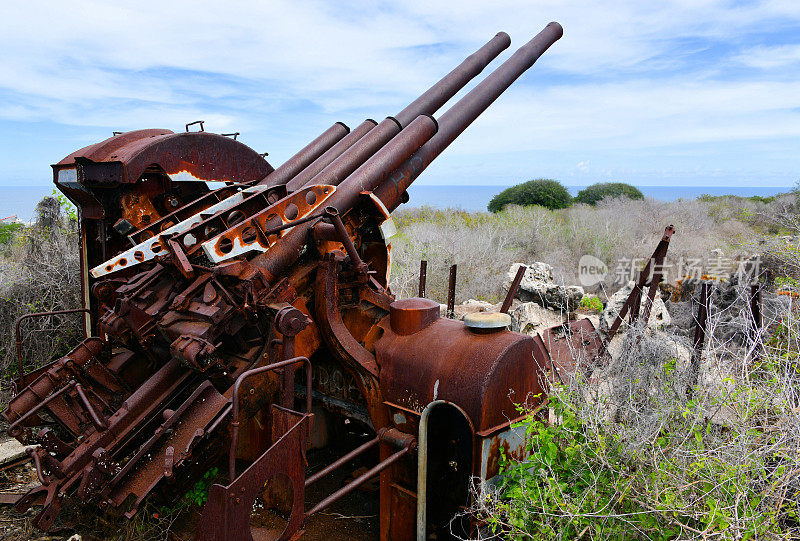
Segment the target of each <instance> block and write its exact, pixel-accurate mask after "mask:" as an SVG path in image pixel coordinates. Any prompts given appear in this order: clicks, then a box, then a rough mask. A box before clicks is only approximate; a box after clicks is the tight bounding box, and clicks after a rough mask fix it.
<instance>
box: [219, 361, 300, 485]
mask: <svg viewBox="0 0 800 541" xmlns="http://www.w3.org/2000/svg"><path fill="white" fill-rule="evenodd" d="M297 363H303V364H305V365H306V415H309V414H310V413H311V361H309V360H308V358H307V357H294V358H292V359H287V360H285V361H280V362H277V363H273V364H268V365H266V366H259V367H258V368H253V369H251V370H247V371H245V372H242V373H241V374H240V375H239V377H238V378H236V382H235V383H234V384H233V397H232V399H231V400H232V402H233V411H232V412H231V415H232V422H231V425H232V427H233V430H232V431H231V450H230V454H229V455H228V475H229V476H230V482H231V483H233V480H234V479H236V444H237V443H238V440H239V388H240V387H241V386H242V383H243V382H244V380H245V379H247V378H249V377H250V376H254V375H256V374H261V373H263V372H269V371H272V370H277V369H278V368H283V367H286V366H291V365H293V364H297Z"/></svg>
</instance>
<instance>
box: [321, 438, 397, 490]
mask: <svg viewBox="0 0 800 541" xmlns="http://www.w3.org/2000/svg"><path fill="white" fill-rule="evenodd" d="M380 441H381V438H380V436H378V437H376V438H374V439H371V440H369V441H368V442H366V443H364V444H362V445H359V446H358V447H356V448H355V449H353V450H352V451H350V452H349V453H347V454H346V455H344V456H343V457H341V458H340V459H338V460H337V461H336V462H333V463H331V464H328V465H327V466H325V467H324V468H322V469H321V470H320V471H318V472H317V473H315V474H314V475H312V476H311V477H309V478H307V479H306V488H308V487H309V486H311V485H312V484H314V483H316V482H317V481H319V480H320V479H322V478H323V477H325V476H326V475H328V474H329V473H331V472H332V471H334V470H336V469H338V468H340V467H341V466H342V465H344V464H346V463H347V462H349V461H351V460H353V459H354V458H356V457H357V456H359V455H361V454H363V453H364V452H366V451H368V450H370V449H372V448H373V447H375V446H376V445H378V443H380Z"/></svg>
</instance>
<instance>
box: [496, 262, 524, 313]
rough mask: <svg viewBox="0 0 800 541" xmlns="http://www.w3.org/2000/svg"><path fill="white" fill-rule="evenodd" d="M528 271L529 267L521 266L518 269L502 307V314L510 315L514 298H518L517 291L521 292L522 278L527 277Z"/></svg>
mask: <svg viewBox="0 0 800 541" xmlns="http://www.w3.org/2000/svg"><path fill="white" fill-rule="evenodd" d="M527 270H528V267H526V266H525V265H520V266H519V268H518V269H517V274H516V276H514V281H512V282H511V287H509V288H508V294H507V295H506V298H505V300H504V301H503V306H502V307H500V313H502V314H507V313H508V309H509V308H511V303H512V302H514V297H516V296H517V290H519V284H521V283H522V277H523V276H525V271H527Z"/></svg>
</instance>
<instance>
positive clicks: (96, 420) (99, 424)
mask: <svg viewBox="0 0 800 541" xmlns="http://www.w3.org/2000/svg"><path fill="white" fill-rule="evenodd" d="M75 392H77V393H78V398H80V399H81V402H82V403H83V406H84V407H85V408H86V411H87V412H88V413H89V417H91V419H92V424H93V425H94V427H95V428H96V429H97V430H105V429H106V422H105V421H104V420H103V419H101V418H100V416H99V415H98V414H97V412H96V411H95V410H94V407H93V406H92V403H91V402H89V397H88V396H86V393H84V392H83V386H82V385H81V384H80V383H76V384H75Z"/></svg>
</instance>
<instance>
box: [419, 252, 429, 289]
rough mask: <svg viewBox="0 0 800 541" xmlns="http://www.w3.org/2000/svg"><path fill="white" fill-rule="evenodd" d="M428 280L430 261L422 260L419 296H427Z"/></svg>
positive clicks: (420, 264)
mask: <svg viewBox="0 0 800 541" xmlns="http://www.w3.org/2000/svg"><path fill="white" fill-rule="evenodd" d="M427 280H428V262H427V261H426V260H424V259H423V260H422V261H420V262H419V291H418V292H417V297H419V298H421V299H424V298H425V282H427Z"/></svg>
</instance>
